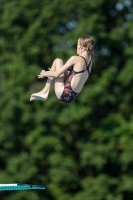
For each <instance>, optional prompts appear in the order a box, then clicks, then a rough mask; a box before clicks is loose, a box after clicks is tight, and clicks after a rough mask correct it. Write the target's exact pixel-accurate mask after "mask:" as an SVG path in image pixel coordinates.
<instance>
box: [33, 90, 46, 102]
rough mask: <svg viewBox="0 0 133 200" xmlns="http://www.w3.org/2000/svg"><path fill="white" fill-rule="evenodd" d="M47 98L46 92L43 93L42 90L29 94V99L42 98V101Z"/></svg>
mask: <svg viewBox="0 0 133 200" xmlns="http://www.w3.org/2000/svg"><path fill="white" fill-rule="evenodd" d="M47 98H48V93H43V92H37V93H34V94H32V95H31V97H30V101H33V100H42V101H46V100H47Z"/></svg>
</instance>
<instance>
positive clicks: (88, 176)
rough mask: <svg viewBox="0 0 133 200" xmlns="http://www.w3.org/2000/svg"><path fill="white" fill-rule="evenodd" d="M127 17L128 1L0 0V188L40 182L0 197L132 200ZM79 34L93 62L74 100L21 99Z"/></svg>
mask: <svg viewBox="0 0 133 200" xmlns="http://www.w3.org/2000/svg"><path fill="white" fill-rule="evenodd" d="M132 14H133V3H132V1H130V0H125V1H119V2H118V1H117V0H109V1H105V0H99V1H97V0H93V1H88V0H83V1H79V0H75V1H70V0H63V1H61V0H53V1H49V0H43V1H41V0H40V1H39V0H32V1H30V0H19V1H16V0H11V1H7V0H0V97H1V98H0V183H16V182H18V183H30V184H38V185H45V186H46V190H45V191H41V192H40V191H26V192H25V191H11V192H0V199H1V200H7V199H8V200H42V199H43V200H71V199H73V200H81V199H82V200H114V199H115V200H132V199H133V178H132V175H133V106H132V102H133V73H132V65H133V45H132V44H133V34H132V32H133V18H132ZM85 34H88V35H91V36H92V37H94V40H95V56H94V58H93V69H92V73H91V76H90V78H89V80H88V82H87V84H86V85H85V87H84V89H83V91H82V93H81V95H80V96H79V98H78V99H77V100H75V102H73V103H71V104H69V105H66V104H64V103H62V102H59V101H58V100H57V98H56V97H55V94H54V89H52V90H51V92H50V96H49V99H48V100H47V101H46V102H41V101H36V102H30V101H29V99H30V95H31V94H32V93H33V92H38V91H39V90H41V89H42V88H43V87H44V84H45V81H46V79H43V80H38V79H37V75H38V74H39V72H40V71H41V70H42V69H45V70H47V69H48V68H49V67H50V66H51V64H52V62H53V60H54V59H55V58H56V57H60V58H62V59H63V60H64V62H65V61H66V60H67V59H68V58H69V57H70V56H72V55H75V54H76V45H77V40H78V38H79V37H80V36H81V35H85Z"/></svg>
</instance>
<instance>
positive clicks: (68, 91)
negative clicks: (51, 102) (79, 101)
mask: <svg viewBox="0 0 133 200" xmlns="http://www.w3.org/2000/svg"><path fill="white" fill-rule="evenodd" d="M80 57H81V58H83V59H84V60H85V62H86V69H85V70H82V71H79V72H75V71H74V69H73V66H71V67H70V73H69V75H68V77H67V80H66V81H65V84H64V91H63V93H62V95H61V97H60V98H59V100H60V101H63V102H64V103H71V102H72V101H74V100H75V99H76V98H77V97H78V95H79V93H76V92H74V91H73V89H72V87H71V80H72V78H73V77H74V75H76V74H79V73H83V72H85V71H88V72H89V66H90V64H91V61H90V63H89V64H88V65H87V61H86V59H85V58H84V57H82V56H80Z"/></svg>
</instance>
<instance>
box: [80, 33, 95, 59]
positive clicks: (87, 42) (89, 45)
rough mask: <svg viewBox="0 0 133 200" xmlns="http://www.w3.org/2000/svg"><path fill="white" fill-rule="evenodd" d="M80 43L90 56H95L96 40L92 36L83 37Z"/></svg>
mask: <svg viewBox="0 0 133 200" xmlns="http://www.w3.org/2000/svg"><path fill="white" fill-rule="evenodd" d="M79 43H80V45H82V46H83V47H84V49H85V50H86V51H87V53H88V54H91V55H94V39H93V38H92V37H91V36H89V35H83V36H81V37H80V38H79Z"/></svg>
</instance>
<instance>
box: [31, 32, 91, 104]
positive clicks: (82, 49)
mask: <svg viewBox="0 0 133 200" xmlns="http://www.w3.org/2000/svg"><path fill="white" fill-rule="evenodd" d="M93 52H94V40H93V38H92V37H91V36H89V35H84V36H81V37H80V38H79V39H78V44H77V54H78V56H72V57H70V58H69V60H68V61H67V62H66V63H65V64H64V63H63V60H61V59H60V58H56V59H55V60H54V61H53V64H52V67H51V68H50V69H49V71H45V70H42V71H41V73H40V74H39V75H38V78H44V77H48V79H47V82H46V85H45V87H44V88H43V90H42V91H41V92H38V93H34V94H32V95H31V98H30V101H33V100H44V101H45V100H47V98H48V95H49V91H50V88H51V85H52V83H53V82H54V86H55V94H56V96H57V98H58V99H59V100H60V101H63V102H65V103H70V102H72V101H74V100H75V99H76V98H77V97H78V95H79V94H80V92H81V90H82V88H83V86H84V84H85V82H86V80H87V79H88V77H89V74H90V72H91V68H92V55H93ZM68 68H70V72H68V71H67V69H68Z"/></svg>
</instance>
